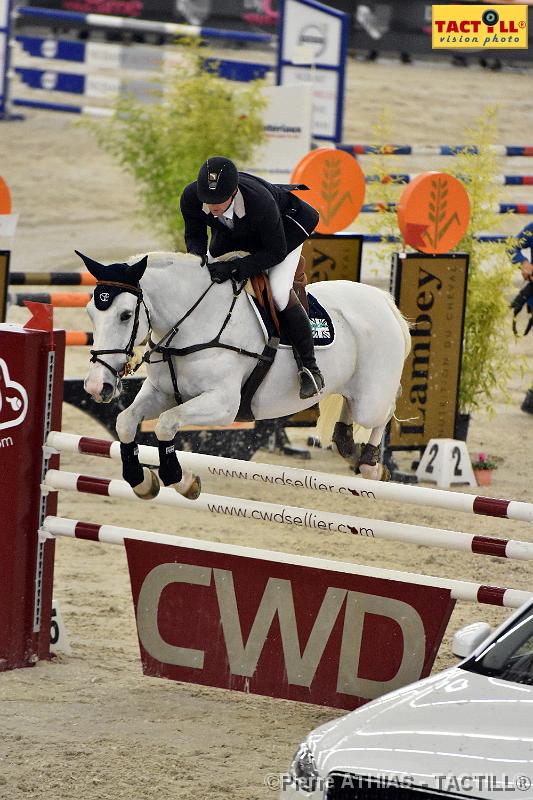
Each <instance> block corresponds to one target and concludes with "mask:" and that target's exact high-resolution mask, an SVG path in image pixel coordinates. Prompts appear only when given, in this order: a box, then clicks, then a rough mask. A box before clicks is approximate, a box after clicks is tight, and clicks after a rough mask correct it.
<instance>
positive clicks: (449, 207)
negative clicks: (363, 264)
mask: <svg viewBox="0 0 533 800" xmlns="http://www.w3.org/2000/svg"><path fill="white" fill-rule="evenodd" d="M469 221H470V200H469V199H468V193H467V191H466V189H465V187H464V186H463V184H462V183H461V181H460V180H458V179H457V178H454V176H453V175H448V174H446V173H445V172H424V173H423V174H422V175H418V176H417V177H416V178H415V179H414V180H413V181H412V182H411V183H410V184H409V186H408V187H407V188H406V189H404V191H403V192H402V195H401V197H400V202H399V203H398V224H399V226H400V230H401V232H402V236H403V238H404V240H405V243H406V244H408V245H410V246H411V247H414V248H415V250H420V251H421V252H422V253H448V252H449V251H450V250H452V249H453V248H454V247H456V246H457V245H458V244H459V242H460V241H461V239H462V238H463V236H464V235H465V233H466V230H467V228H468V223H469Z"/></svg>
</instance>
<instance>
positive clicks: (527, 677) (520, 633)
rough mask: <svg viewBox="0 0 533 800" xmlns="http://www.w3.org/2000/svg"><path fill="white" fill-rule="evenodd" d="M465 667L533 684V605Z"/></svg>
mask: <svg viewBox="0 0 533 800" xmlns="http://www.w3.org/2000/svg"><path fill="white" fill-rule="evenodd" d="M461 667H462V668H463V669H467V670H469V671H470V672H477V673H479V674H480V675H487V676H489V677H491V678H500V679H501V680H504V681H513V682H514V683H525V684H528V685H529V686H533V607H532V606H529V607H528V608H527V609H525V611H524V612H523V613H522V614H520V615H519V616H518V617H516V619H514V620H513V622H512V623H511V624H510V625H509V626H508V627H507V628H506V629H504V630H502V632H501V633H500V635H499V636H498V637H497V638H496V639H495V640H494V641H493V642H491V643H490V644H488V645H487V646H486V647H485V648H484V649H483V650H482V651H481V652H480V653H478V654H477V655H475V656H471V658H469V659H468V661H466V662H465V663H464V664H461Z"/></svg>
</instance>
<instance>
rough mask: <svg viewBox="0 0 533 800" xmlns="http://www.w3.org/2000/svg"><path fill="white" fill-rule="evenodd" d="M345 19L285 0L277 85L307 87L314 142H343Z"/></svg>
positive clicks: (309, 0) (315, 5)
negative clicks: (308, 89) (317, 140)
mask: <svg viewBox="0 0 533 800" xmlns="http://www.w3.org/2000/svg"><path fill="white" fill-rule="evenodd" d="M348 28H349V15H348V14H344V13H343V12H341V11H336V10H335V9H333V8H330V7H329V6H326V5H323V4H322V3H319V2H316V0H284V2H283V3H282V6H281V26H280V34H279V43H278V74H277V82H278V84H282V85H287V84H296V85H299V86H302V85H305V84H311V86H312V95H313V113H312V123H311V124H312V134H313V138H314V139H325V140H329V141H333V142H340V141H342V117H343V105H344V70H345V63H346V53H347V47H348Z"/></svg>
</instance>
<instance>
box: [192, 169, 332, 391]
mask: <svg viewBox="0 0 533 800" xmlns="http://www.w3.org/2000/svg"><path fill="white" fill-rule="evenodd" d="M180 205H181V213H182V214H183V219H184V220H185V243H186V245H187V252H189V253H194V254H196V255H198V256H201V258H202V265H204V264H207V266H208V269H209V272H210V275H211V278H212V280H213V281H216V282H217V283H222V282H223V281H226V280H228V279H229V278H233V279H235V280H237V281H243V280H246V279H247V278H249V277H251V276H253V275H259V274H261V273H262V272H267V273H268V277H269V281H270V287H271V290H272V297H273V298H274V303H275V305H276V308H277V309H278V311H279V314H280V317H281V318H282V320H283V323H284V325H285V328H286V330H287V333H288V335H289V338H290V340H291V342H292V344H293V346H294V348H295V350H296V351H297V353H298V355H299V356H300V359H301V362H302V365H303V369H301V370H300V372H299V378H300V397H301V398H302V399H306V398H308V397H313V395H315V394H317V391H320V390H321V389H323V387H324V378H323V377H322V373H321V372H320V369H319V368H318V365H317V363H316V359H315V352H314V347H313V335H312V331H311V323H310V322H309V317H308V316H307V314H306V312H305V310H304V308H303V306H302V305H301V303H300V301H299V300H298V297H297V296H296V294H295V292H294V290H293V288H292V284H293V280H294V274H295V272H296V268H297V266H298V262H299V260H300V253H301V251H302V245H303V243H304V241H305V240H306V239H307V238H308V237H309V236H310V235H311V233H312V232H313V230H314V228H315V227H316V225H317V223H318V217H319V215H318V212H317V211H316V210H315V209H314V208H313V207H312V206H310V205H309V204H308V203H305V202H304V201H303V200H301V199H300V198H299V197H296V195H294V194H291V192H290V191H289V187H286V186H285V187H284V186H278V185H276V184H272V183H268V182H267V181H265V180H263V179H262V178H258V177H256V176H254V175H249V174H248V173H247V172H238V171H237V167H236V166H235V164H234V163H233V161H231V160H230V159H229V158H225V157H223V156H213V157H212V158H209V159H208V160H207V161H206V162H205V163H204V164H202V166H201V168H200V171H199V173H198V179H197V180H196V181H194V182H193V183H190V184H189V185H188V186H186V187H185V189H184V191H183V194H182V195H181V200H180ZM208 227H209V228H210V229H211V239H210V242H209V250H208V243H207V228H208ZM234 250H245V251H246V252H248V253H250V255H247V256H244V257H243V258H241V259H238V260H237V261H231V262H222V263H212V264H210V263H208V256H210V257H213V258H217V257H218V256H221V255H223V254H224V253H229V252H232V251H234Z"/></svg>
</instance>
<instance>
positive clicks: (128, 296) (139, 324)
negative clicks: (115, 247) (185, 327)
mask: <svg viewBox="0 0 533 800" xmlns="http://www.w3.org/2000/svg"><path fill="white" fill-rule="evenodd" d="M76 253H77V254H78V255H79V256H80V258H82V259H83V261H84V263H85V266H86V267H87V269H88V270H89V272H90V273H91V275H93V276H94V277H95V278H96V281H97V283H96V288H95V290H94V293H93V296H92V299H91V301H90V302H89V304H88V306H87V312H88V314H89V317H90V318H91V321H92V323H93V329H94V347H93V349H92V350H91V362H92V366H91V368H90V369H89V372H88V373H87V377H86V378H85V382H84V388H85V391H86V392H87V393H88V394H90V395H91V397H92V398H93V400H96V402H97V403H109V402H110V401H111V400H114V399H115V398H116V397H118V396H119V395H120V393H121V390H122V380H121V379H122V377H123V376H124V375H125V374H127V373H128V371H129V362H130V359H131V358H132V357H133V355H134V347H136V346H137V345H139V344H140V343H141V342H143V341H144V340H145V339H146V338H147V336H148V333H149V331H150V320H149V316H148V311H147V309H146V306H145V304H144V300H143V293H142V289H141V287H140V280H141V278H142V276H143V274H144V271H145V269H146V265H147V263H148V257H147V256H143V258H141V260H140V261H137V262H136V263H135V264H108V265H107V266H106V265H104V264H99V263H98V262H97V261H93V260H92V259H91V258H88V256H84V255H83V254H82V253H78V251H77V250H76Z"/></svg>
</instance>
